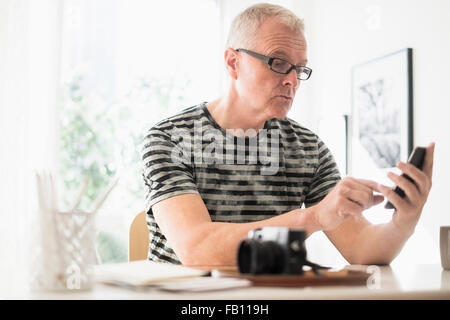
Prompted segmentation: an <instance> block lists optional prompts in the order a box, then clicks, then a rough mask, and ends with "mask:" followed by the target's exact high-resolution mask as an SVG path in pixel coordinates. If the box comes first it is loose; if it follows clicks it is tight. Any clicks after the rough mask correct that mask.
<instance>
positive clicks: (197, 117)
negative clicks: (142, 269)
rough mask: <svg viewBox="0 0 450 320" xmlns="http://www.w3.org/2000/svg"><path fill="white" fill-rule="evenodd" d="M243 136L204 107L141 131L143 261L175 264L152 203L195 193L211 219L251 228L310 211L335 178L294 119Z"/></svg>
mask: <svg viewBox="0 0 450 320" xmlns="http://www.w3.org/2000/svg"><path fill="white" fill-rule="evenodd" d="M236 133H237V134H236ZM246 133H247V135H248V136H249V137H251V138H248V137H247V138H240V137H238V136H243V135H242V132H241V134H239V132H236V131H231V130H224V129H222V128H221V127H220V126H219V125H218V124H217V122H216V121H215V120H214V119H213V117H212V116H211V114H210V113H209V111H208V109H207V108H206V102H204V103H201V104H199V105H196V106H193V107H190V108H187V109H184V110H182V111H180V112H178V113H177V114H175V115H174V116H171V117H170V118H167V119H165V120H163V121H160V122H159V123H157V124H156V125H154V126H153V127H152V128H151V129H150V130H149V131H148V132H146V135H145V138H144V142H143V148H142V161H143V177H144V183H145V190H146V211H147V225H148V228H149V231H150V246H149V252H148V259H150V260H153V261H160V262H171V263H180V261H179V259H178V258H177V256H176V254H175V253H174V251H173V250H172V248H171V247H170V244H169V243H168V241H167V240H166V238H165V237H164V235H163V234H162V232H161V230H160V228H159V227H158V224H157V223H156V221H155V218H154V216H153V213H152V209H151V208H152V205H153V204H155V203H157V202H159V201H162V200H164V199H167V198H170V197H173V196H176V195H180V194H186V193H194V194H199V195H200V196H201V198H202V199H203V201H204V203H205V205H206V208H207V209H208V211H209V214H210V216H211V220H212V221H220V222H233V223H239V222H252V221H259V220H263V219H268V218H270V217H273V216H276V215H280V214H282V213H286V212H288V211H291V210H294V209H296V208H300V207H302V205H303V204H304V205H305V207H309V206H312V205H314V204H316V203H318V202H319V201H320V200H321V199H322V198H323V197H325V196H326V195H327V193H328V192H329V191H330V190H331V189H332V188H333V187H334V186H335V185H336V183H337V182H338V181H339V180H340V175H339V171H338V168H337V166H336V162H335V160H334V158H333V156H332V154H331V153H330V151H329V150H328V148H327V147H326V146H325V144H324V143H323V142H322V141H321V140H320V139H319V137H318V136H317V135H316V134H314V133H313V132H311V131H310V130H308V129H306V128H304V127H302V126H300V125H299V124H298V123H297V122H295V121H294V120H292V119H289V118H287V117H286V118H283V119H275V118H274V119H270V120H268V121H266V123H265V126H264V129H262V130H261V131H259V132H253V134H251V133H252V132H251V131H247V132H246Z"/></svg>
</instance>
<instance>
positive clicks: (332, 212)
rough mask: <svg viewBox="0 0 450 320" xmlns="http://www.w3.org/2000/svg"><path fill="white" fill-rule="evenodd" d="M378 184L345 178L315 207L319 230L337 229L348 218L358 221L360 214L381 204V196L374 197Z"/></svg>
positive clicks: (382, 198)
mask: <svg viewBox="0 0 450 320" xmlns="http://www.w3.org/2000/svg"><path fill="white" fill-rule="evenodd" d="M374 191H378V192H380V190H379V185H378V183H376V182H374V181H370V180H364V179H356V178H352V177H346V178H344V179H343V180H341V181H340V182H339V183H338V184H337V185H336V186H335V187H334V189H333V190H332V191H331V192H330V193H328V195H327V196H326V197H325V198H324V199H323V200H322V201H320V202H319V203H318V204H317V205H316V206H315V208H314V209H315V216H316V220H317V224H318V225H319V228H320V229H321V230H324V231H329V230H333V229H335V228H337V227H338V226H339V225H340V224H341V223H342V222H344V221H345V220H347V219H348V218H351V217H353V218H355V219H359V218H360V217H361V216H362V212H363V211H364V210H366V209H368V208H370V207H372V206H374V205H377V204H379V203H381V202H383V200H384V197H383V196H382V195H375V194H374Z"/></svg>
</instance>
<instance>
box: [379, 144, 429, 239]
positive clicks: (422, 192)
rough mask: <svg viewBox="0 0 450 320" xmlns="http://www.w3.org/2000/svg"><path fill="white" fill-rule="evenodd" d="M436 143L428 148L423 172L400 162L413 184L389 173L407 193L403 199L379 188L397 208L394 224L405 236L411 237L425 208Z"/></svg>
mask: <svg viewBox="0 0 450 320" xmlns="http://www.w3.org/2000/svg"><path fill="white" fill-rule="evenodd" d="M433 155H434V143H430V145H429V146H428V147H427V151H426V155H425V162H424V165H423V171H421V170H419V169H417V168H416V167H414V166H413V165H412V164H410V163H406V162H399V163H398V165H397V167H398V168H399V169H400V170H401V171H402V172H403V173H405V174H407V175H408V176H410V177H411V178H412V179H413V180H414V182H415V184H414V183H412V182H411V181H409V180H408V179H406V178H405V177H402V176H400V175H397V174H395V173H392V172H389V173H388V177H389V179H391V180H392V181H393V182H394V183H395V184H396V185H397V186H399V187H400V188H401V189H403V191H404V192H405V197H404V198H401V197H400V196H399V195H397V194H396V193H395V192H394V191H393V190H392V189H391V188H389V187H386V186H384V185H380V186H379V190H380V192H381V193H382V194H383V195H384V196H386V198H387V199H388V200H389V201H390V202H391V203H392V204H393V205H394V206H395V208H396V210H395V212H394V215H393V216H392V222H393V223H394V225H395V226H396V227H397V229H398V230H399V231H400V232H402V233H403V234H405V235H407V236H410V235H412V234H413V232H414V229H415V227H416V225H417V222H418V221H419V218H420V214H421V213H422V209H423V206H424V205H425V202H426V201H427V198H428V194H429V192H430V189H431V179H432V175H433Z"/></svg>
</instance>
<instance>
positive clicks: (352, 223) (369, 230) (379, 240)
mask: <svg viewBox="0 0 450 320" xmlns="http://www.w3.org/2000/svg"><path fill="white" fill-rule="evenodd" d="M433 156H434V143H432V144H430V145H429V146H428V147H427V154H426V158H425V163H424V167H423V171H421V170H419V169H417V168H415V167H414V166H413V165H411V164H408V163H402V162H400V163H399V165H398V167H399V169H400V170H402V171H403V172H404V173H406V174H407V175H409V176H410V177H411V178H412V179H413V180H414V181H415V184H414V183H411V182H410V181H409V180H407V179H406V178H404V177H401V176H399V175H396V174H393V173H390V174H388V176H389V178H390V179H391V180H392V181H393V182H394V183H395V184H396V185H398V186H399V187H400V188H402V189H403V190H404V191H405V194H406V197H405V198H401V197H399V196H398V195H397V194H396V193H395V192H394V191H393V190H392V189H391V188H388V187H386V186H383V185H378V187H377V188H376V189H377V191H379V192H381V193H382V194H383V195H384V196H385V197H386V198H387V199H388V200H389V201H391V203H393V204H394V206H395V207H396V208H397V209H396V211H395V212H394V214H393V217H392V220H391V221H390V222H388V223H384V224H377V225H375V224H371V223H370V222H369V221H367V220H366V219H365V218H364V217H362V216H361V217H360V218H359V219H349V220H347V221H345V222H344V223H342V224H340V225H339V226H338V227H337V228H335V229H333V230H328V231H325V234H326V235H327V236H328V238H329V239H330V241H331V242H332V243H333V244H334V245H335V247H336V248H337V249H338V250H339V251H340V252H341V254H342V255H343V256H344V258H346V260H347V261H349V262H350V263H353V264H390V263H391V262H392V260H394V258H395V257H396V256H397V255H398V254H399V253H400V251H401V249H402V248H403V246H404V244H405V243H406V241H407V240H408V239H409V237H410V236H411V235H412V234H413V233H414V229H415V227H416V225H417V223H418V221H419V218H420V215H421V213H422V209H423V206H424V205H425V202H426V200H427V198H428V194H429V192H430V189H431V184H432V173H433Z"/></svg>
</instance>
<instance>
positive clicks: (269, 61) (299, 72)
mask: <svg viewBox="0 0 450 320" xmlns="http://www.w3.org/2000/svg"><path fill="white" fill-rule="evenodd" d="M235 50H236V51H237V52H244V53H246V54H248V55H251V56H252V57H255V58H256V59H259V60H261V61H262V62H265V63H267V64H268V65H269V67H270V70H272V71H273V72H276V73H280V74H289V72H291V71H292V70H293V69H295V72H297V79H298V80H302V81H304V80H308V79H309V78H310V77H311V73H312V69H311V68H308V67H305V66H296V65H295V64H292V63H290V62H289V61H287V60H284V59H281V58H274V57H268V56H265V55H262V54H260V53H256V52H254V51H251V50H247V49H242V48H239V49H235ZM275 59H277V60H281V61H284V62H286V63H288V64H290V65H291V67H290V68H289V69H288V70H287V71H286V72H280V71H276V70H274V69H272V64H273V61H274V60H275ZM303 70H305V71H307V73H306V74H307V75H308V77H307V78H306V79H301V78H300V76H301V75H302V74H303V73H304V72H303Z"/></svg>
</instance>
